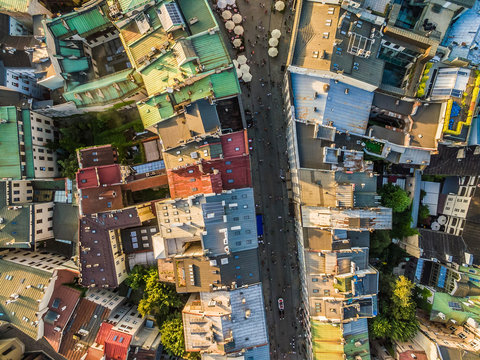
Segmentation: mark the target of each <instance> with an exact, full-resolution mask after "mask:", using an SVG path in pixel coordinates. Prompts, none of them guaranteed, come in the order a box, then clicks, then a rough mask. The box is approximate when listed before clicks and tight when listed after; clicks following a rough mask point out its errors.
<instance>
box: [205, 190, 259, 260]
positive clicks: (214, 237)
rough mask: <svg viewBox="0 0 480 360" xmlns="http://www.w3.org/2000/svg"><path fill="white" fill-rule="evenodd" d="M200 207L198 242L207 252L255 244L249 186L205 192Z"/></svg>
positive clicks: (253, 217) (253, 211) (255, 246)
mask: <svg viewBox="0 0 480 360" xmlns="http://www.w3.org/2000/svg"><path fill="white" fill-rule="evenodd" d="M202 210H203V219H204V221H205V231H206V234H204V235H203V236H202V245H203V248H204V249H208V251H209V253H210V254H211V255H214V256H216V255H221V254H225V253H227V254H229V253H230V252H233V253H235V252H236V251H242V250H250V249H256V248H257V247H258V240H257V228H256V222H255V203H254V199H253V189H251V188H244V189H237V190H231V191H228V192H224V193H222V194H217V195H211V196H206V197H205V203H204V204H202Z"/></svg>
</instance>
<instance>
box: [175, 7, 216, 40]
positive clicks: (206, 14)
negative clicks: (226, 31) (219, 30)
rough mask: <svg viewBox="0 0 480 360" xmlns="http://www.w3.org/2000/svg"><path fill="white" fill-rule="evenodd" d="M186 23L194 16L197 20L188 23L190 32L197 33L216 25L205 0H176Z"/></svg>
mask: <svg viewBox="0 0 480 360" xmlns="http://www.w3.org/2000/svg"><path fill="white" fill-rule="evenodd" d="M177 2H178V5H179V6H180V9H181V10H182V13H183V15H184V16H185V20H186V21H187V23H188V22H189V21H190V19H192V18H194V17H196V18H197V19H198V21H197V22H196V23H195V24H193V25H189V27H190V30H191V31H192V34H194V35H195V34H198V33H201V32H203V31H206V30H208V29H211V28H213V27H216V26H217V22H216V21H215V18H214V16H213V14H212V12H211V10H210V6H208V4H207V2H206V1H205V0H177Z"/></svg>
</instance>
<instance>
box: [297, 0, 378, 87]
mask: <svg viewBox="0 0 480 360" xmlns="http://www.w3.org/2000/svg"><path fill="white" fill-rule="evenodd" d="M379 29H380V28H379V26H376V25H373V24H372V23H370V22H368V21H365V20H364V21H359V20H358V18H357V16H356V15H354V14H352V13H349V12H347V11H345V10H343V9H342V8H341V7H340V6H338V5H329V4H321V3H318V2H314V1H304V2H303V4H302V10H301V14H300V20H299V23H298V28H297V29H294V32H293V36H295V49H294V54H293V59H292V65H294V66H299V67H303V68H307V69H312V70H319V71H334V72H338V71H341V72H342V74H343V76H346V77H350V78H353V79H356V80H360V81H363V82H366V83H368V84H371V85H373V86H375V87H378V86H379V85H380V83H381V80H382V77H383V67H384V62H383V61H382V60H380V59H378V58H377V57H376V54H377V52H378V49H379V47H380V41H378V39H375V40H377V41H372V37H371V35H372V34H373V36H374V38H375V37H376V38H379V37H380V34H379ZM360 51H361V52H360Z"/></svg>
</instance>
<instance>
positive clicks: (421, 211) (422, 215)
mask: <svg viewBox="0 0 480 360" xmlns="http://www.w3.org/2000/svg"><path fill="white" fill-rule="evenodd" d="M429 216H430V209H429V208H428V206H427V205H424V204H420V207H419V208H418V220H419V221H424V220H426V219H427V218H428V217H429Z"/></svg>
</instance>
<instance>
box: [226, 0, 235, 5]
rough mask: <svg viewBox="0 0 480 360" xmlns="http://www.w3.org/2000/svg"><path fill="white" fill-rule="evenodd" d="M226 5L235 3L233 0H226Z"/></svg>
mask: <svg viewBox="0 0 480 360" xmlns="http://www.w3.org/2000/svg"><path fill="white" fill-rule="evenodd" d="M226 2H227V5H235V0H226Z"/></svg>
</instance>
